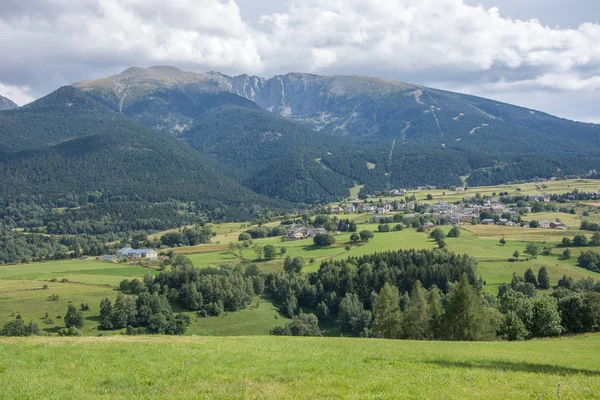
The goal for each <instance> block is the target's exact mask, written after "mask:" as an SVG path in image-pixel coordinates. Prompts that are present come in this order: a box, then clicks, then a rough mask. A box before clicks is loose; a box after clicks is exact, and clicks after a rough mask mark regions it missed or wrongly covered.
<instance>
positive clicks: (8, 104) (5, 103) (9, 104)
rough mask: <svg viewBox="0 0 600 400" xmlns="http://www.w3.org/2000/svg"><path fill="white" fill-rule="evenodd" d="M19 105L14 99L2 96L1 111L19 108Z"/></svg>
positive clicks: (0, 97) (0, 98)
mask: <svg viewBox="0 0 600 400" xmlns="http://www.w3.org/2000/svg"><path fill="white" fill-rule="evenodd" d="M18 107H19V106H18V105H17V104H16V103H15V102H14V101H12V100H10V99H8V98H6V97H3V96H0V111H2V110H12V109H13V108H18Z"/></svg>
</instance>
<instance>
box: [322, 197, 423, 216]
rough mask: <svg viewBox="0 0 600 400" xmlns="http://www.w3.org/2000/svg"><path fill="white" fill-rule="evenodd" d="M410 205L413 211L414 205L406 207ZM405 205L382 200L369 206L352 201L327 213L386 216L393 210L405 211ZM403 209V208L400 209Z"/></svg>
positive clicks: (331, 208) (330, 208)
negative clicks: (358, 213) (372, 213)
mask: <svg viewBox="0 0 600 400" xmlns="http://www.w3.org/2000/svg"><path fill="white" fill-rule="evenodd" d="M410 205H412V209H414V207H415V205H414V204H413V203H410V204H408V206H410ZM405 206H407V204H403V203H398V202H393V201H390V200H384V201H383V202H382V203H381V204H371V203H363V202H361V201H354V202H352V203H349V204H343V205H339V206H334V207H328V208H327V211H329V212H330V213H332V214H343V213H353V212H366V213H370V212H374V213H377V214H387V213H389V212H392V211H394V210H396V211H403V210H405V209H406V207H405ZM402 207H403V208H402Z"/></svg>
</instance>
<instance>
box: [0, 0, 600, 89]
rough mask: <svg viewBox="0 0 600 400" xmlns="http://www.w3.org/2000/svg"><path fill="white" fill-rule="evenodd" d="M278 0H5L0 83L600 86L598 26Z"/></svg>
mask: <svg viewBox="0 0 600 400" xmlns="http://www.w3.org/2000/svg"><path fill="white" fill-rule="evenodd" d="M238 1H242V0H238ZM252 1H255V0H252ZM287 3H288V5H287V7H285V8H282V7H279V9H285V11H283V12H279V13H275V14H269V15H264V16H263V17H262V18H261V20H260V23H259V24H254V23H249V22H248V21H245V20H244V19H243V18H242V16H241V13H240V9H239V7H238V4H237V3H236V1H235V0H171V1H168V2H165V1H161V0H3V8H2V10H0V37H2V38H3V40H2V41H0V54H9V55H10V57H5V58H4V59H3V61H2V62H1V63H0V81H2V82H5V83H6V84H7V85H8V84H10V85H12V86H15V87H19V86H27V85H30V86H31V87H32V93H35V94H43V93H44V92H48V91H50V90H51V89H54V88H56V87H57V86H59V85H61V84H67V83H70V82H72V81H73V80H79V79H88V78H94V77H98V76H103V75H106V74H108V73H109V72H110V73H113V72H115V71H116V70H118V69H124V68H126V67H129V66H132V65H137V66H148V65H156V64H163V65H165V64H169V65H175V66H180V67H183V68H185V69H192V70H196V71H206V70H209V69H215V70H223V71H224V72H230V73H242V72H245V73H258V74H261V75H269V74H272V73H283V72H289V71H301V72H331V71H335V72H339V73H358V74H370V75H379V76H384V77H391V78H402V77H409V78H410V79H412V80H417V81H418V83H424V84H429V83H434V82H445V87H446V88H448V89H453V88H461V87H466V86H468V87H469V88H471V89H473V90H470V91H472V92H475V93H478V90H477V89H478V88H480V89H481V90H479V92H486V93H490V92H492V93H493V92H498V93H501V92H513V93H518V92H523V91H530V90H537V91H558V92H568V91H580V90H586V91H595V92H600V82H598V80H599V76H600V25H598V24H594V23H584V24H582V25H580V26H579V27H577V28H576V29H558V28H550V27H548V26H544V25H542V24H541V23H540V22H539V21H537V20H527V21H521V20H516V19H510V18H506V17H504V16H503V15H502V14H501V9H500V10H499V9H498V8H489V9H486V8H483V7H481V6H471V5H467V4H465V3H464V1H463V0H290V1H289V2H287ZM488 4H489V1H488ZM498 4H499V5H501V4H502V3H501V2H500V0H498ZM24 93H27V92H26V91H24ZM599 96H600V95H599Z"/></svg>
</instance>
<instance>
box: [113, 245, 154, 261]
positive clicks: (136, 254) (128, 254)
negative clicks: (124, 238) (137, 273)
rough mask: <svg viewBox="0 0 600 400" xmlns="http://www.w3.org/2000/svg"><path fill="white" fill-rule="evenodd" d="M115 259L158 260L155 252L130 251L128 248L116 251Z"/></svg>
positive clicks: (144, 250)
mask: <svg viewBox="0 0 600 400" xmlns="http://www.w3.org/2000/svg"><path fill="white" fill-rule="evenodd" d="M116 257H117V258H131V259H138V258H147V259H148V260H156V259H157V258H158V253H157V252H156V250H152V249H138V250H135V249H132V248H130V247H123V248H122V249H121V250H119V251H117V255H116Z"/></svg>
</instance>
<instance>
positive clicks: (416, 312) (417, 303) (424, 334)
mask: <svg viewBox="0 0 600 400" xmlns="http://www.w3.org/2000/svg"><path fill="white" fill-rule="evenodd" d="M429 319H430V315H429V304H428V303H427V291H426V290H425V289H424V288H423V285H421V282H420V281H418V280H417V281H416V282H415V284H414V285H413V287H412V289H411V291H410V302H409V303H408V309H407V310H406V313H405V315H404V334H405V335H406V337H407V338H409V339H414V340H424V339H427V338H428V337H430V334H431V328H430V326H429Z"/></svg>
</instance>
